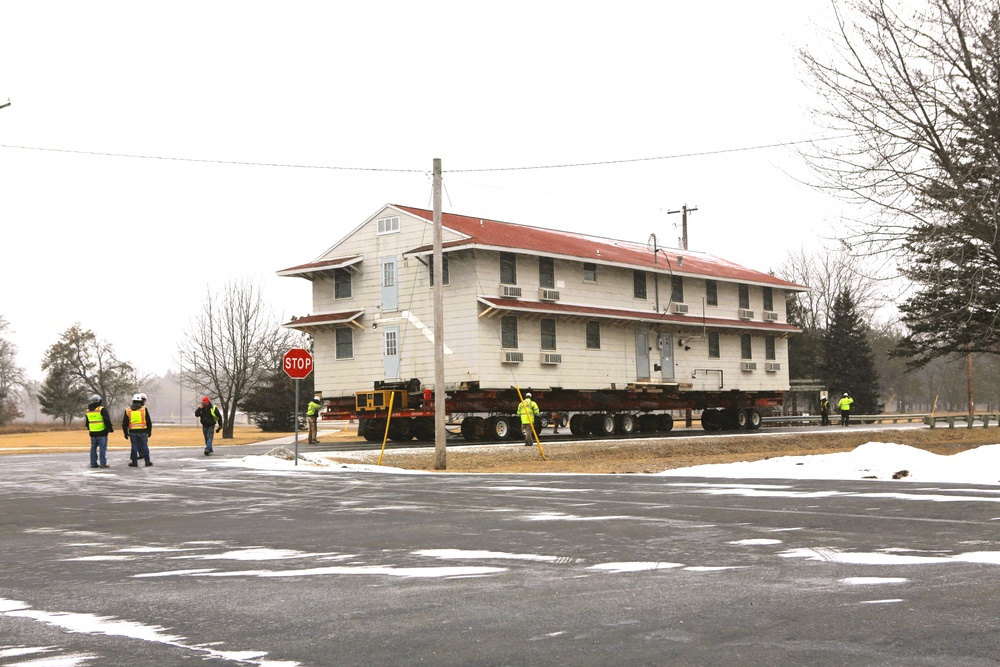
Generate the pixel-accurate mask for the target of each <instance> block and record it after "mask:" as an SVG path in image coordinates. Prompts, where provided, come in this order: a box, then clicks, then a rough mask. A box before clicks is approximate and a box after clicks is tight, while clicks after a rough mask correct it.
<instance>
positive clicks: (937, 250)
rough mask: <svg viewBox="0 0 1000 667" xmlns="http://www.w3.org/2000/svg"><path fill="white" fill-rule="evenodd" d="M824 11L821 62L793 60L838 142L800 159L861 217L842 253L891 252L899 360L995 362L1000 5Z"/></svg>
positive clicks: (931, 3)
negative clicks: (982, 355)
mask: <svg viewBox="0 0 1000 667" xmlns="http://www.w3.org/2000/svg"><path fill="white" fill-rule="evenodd" d="M914 4H915V3H913V2H912V1H910V2H904V1H903V0H843V1H836V2H832V7H833V12H834V16H835V17H836V21H837V28H836V30H835V31H834V33H833V34H832V35H831V40H830V43H829V44H830V46H831V47H832V48H831V49H830V50H829V51H827V52H825V53H824V52H823V51H822V50H821V49H822V47H820V46H816V45H811V46H810V49H809V50H806V51H803V52H802V54H801V55H802V60H803V62H804V64H805V66H806V68H807V70H808V72H809V73H810V74H811V75H812V78H813V80H814V81H815V82H816V83H817V88H818V90H819V92H820V93H821V94H822V95H823V104H822V106H821V108H820V109H819V110H818V111H819V116H820V117H821V118H822V119H823V120H824V123H825V125H826V126H827V128H829V129H832V130H835V131H837V132H838V133H840V134H841V135H843V136H846V137H847V138H846V139H842V140H841V141H837V142H830V143H826V142H821V143H817V144H815V145H814V149H813V152H812V153H811V154H810V155H809V158H810V159H811V162H812V164H813V166H814V167H815V168H816V172H817V173H818V174H819V176H820V178H821V179H822V181H823V185H825V186H826V187H829V188H832V189H834V190H835V191H837V192H839V193H841V194H842V195H844V196H846V197H847V198H849V199H853V200H855V201H857V202H860V203H862V204H864V205H866V208H865V211H866V213H871V212H873V211H874V212H875V215H871V216H867V217H866V218H865V219H864V220H863V221H861V222H860V224H857V225H855V226H854V228H853V230H850V231H849V232H848V233H845V235H844V239H845V242H846V243H848V245H849V246H851V247H852V248H854V249H858V248H861V249H867V250H877V251H891V252H894V253H895V254H896V255H897V257H898V258H899V259H900V260H901V262H900V265H899V269H900V271H901V273H902V274H903V276H905V277H906V278H908V279H909V280H910V281H911V282H912V284H913V286H914V289H913V290H912V291H910V292H909V293H908V295H907V297H906V298H905V299H904V300H902V302H901V303H900V304H899V309H900V312H901V313H902V322H903V323H904V324H905V325H906V326H907V329H908V331H907V333H906V335H905V336H904V337H903V338H902V339H901V341H900V343H899V345H898V347H897V353H898V354H902V355H904V356H906V357H908V358H910V362H909V363H910V365H911V366H914V367H916V366H920V365H922V364H926V363H928V362H929V361H931V360H933V359H936V358H947V357H952V356H959V355H967V354H973V353H976V352H987V353H994V354H995V353H997V352H1000V316H998V313H1000V287H998V285H1000V122H997V118H998V116H1000V5H998V4H997V3H996V0H925V2H923V3H920V5H919V9H917V10H913V9H911V8H912V7H913V6H914Z"/></svg>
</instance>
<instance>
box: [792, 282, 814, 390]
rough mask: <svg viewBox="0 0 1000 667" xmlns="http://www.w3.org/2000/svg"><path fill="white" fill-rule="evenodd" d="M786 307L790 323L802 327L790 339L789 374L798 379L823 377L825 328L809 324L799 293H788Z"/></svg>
mask: <svg viewBox="0 0 1000 667" xmlns="http://www.w3.org/2000/svg"><path fill="white" fill-rule="evenodd" d="M785 309H786V312H787V313H788V323H789V324H791V325H793V326H797V327H799V328H800V329H802V332H801V333H798V334H795V335H794V336H792V337H790V338H789V339H788V376H789V377H790V378H792V379H796V380H801V379H813V378H818V377H821V372H820V367H821V365H822V362H823V330H822V329H813V328H811V327H810V326H809V323H808V318H807V317H806V315H805V312H804V309H803V307H802V304H801V303H800V302H799V295H798V294H795V293H794V292H787V293H786V296H785Z"/></svg>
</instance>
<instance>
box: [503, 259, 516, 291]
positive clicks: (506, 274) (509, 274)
mask: <svg viewBox="0 0 1000 667" xmlns="http://www.w3.org/2000/svg"><path fill="white" fill-rule="evenodd" d="M500 284H501V285H516V284H517V255H515V254H514V253H512V252H502V253H500Z"/></svg>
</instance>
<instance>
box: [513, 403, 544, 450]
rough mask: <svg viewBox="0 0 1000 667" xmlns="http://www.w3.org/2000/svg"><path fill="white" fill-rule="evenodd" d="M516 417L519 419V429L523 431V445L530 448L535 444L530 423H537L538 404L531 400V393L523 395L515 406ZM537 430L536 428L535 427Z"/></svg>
mask: <svg viewBox="0 0 1000 667" xmlns="http://www.w3.org/2000/svg"><path fill="white" fill-rule="evenodd" d="M517 415H518V416H519V417H520V418H521V428H522V429H523V430H524V445H525V447H531V446H532V445H533V444H535V441H534V440H533V436H532V433H531V424H532V422H534V423H536V424H537V423H538V415H539V410H538V403H535V402H534V401H533V400H531V392H528V393H526V394H525V395H524V400H523V401H521V402H520V403H518V405H517ZM536 428H537V427H536Z"/></svg>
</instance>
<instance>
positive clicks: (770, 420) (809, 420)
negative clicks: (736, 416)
mask: <svg viewBox="0 0 1000 667" xmlns="http://www.w3.org/2000/svg"><path fill="white" fill-rule="evenodd" d="M927 417H928V415H898V414H885V415H855V414H852V415H851V422H852V423H866V424H872V423H875V424H884V423H888V422H892V423H893V424H898V423H899V422H906V423H910V422H914V421H923V422H924V423H927V421H926V419H927ZM822 420H823V418H822V417H821V416H820V415H778V416H773V417H762V418H761V421H762V422H763V423H765V424H819V423H820V422H821V421H822ZM829 420H830V423H831V424H839V423H840V413H839V412H838V413H833V412H831V413H830V417H829Z"/></svg>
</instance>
